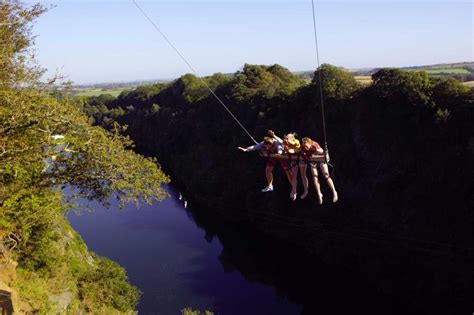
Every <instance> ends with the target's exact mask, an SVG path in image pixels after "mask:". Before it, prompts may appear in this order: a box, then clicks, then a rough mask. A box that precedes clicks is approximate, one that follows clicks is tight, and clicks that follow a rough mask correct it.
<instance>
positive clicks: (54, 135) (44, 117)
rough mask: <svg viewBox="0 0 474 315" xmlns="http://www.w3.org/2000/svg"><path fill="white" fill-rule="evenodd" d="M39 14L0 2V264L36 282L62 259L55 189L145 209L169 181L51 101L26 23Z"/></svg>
mask: <svg viewBox="0 0 474 315" xmlns="http://www.w3.org/2000/svg"><path fill="white" fill-rule="evenodd" d="M44 11H45V9H44V8H43V7H42V6H41V5H34V6H33V7H32V8H31V9H27V8H25V7H23V6H22V4H21V3H20V2H19V1H17V0H6V1H2V2H1V3H0V16H1V21H2V23H0V43H1V44H2V46H0V63H1V67H0V80H1V81H0V260H1V259H2V258H5V257H7V258H14V259H16V260H17V261H18V263H19V266H20V267H21V268H23V269H24V270H26V271H28V272H33V273H36V274H35V275H34V276H32V277H33V278H36V279H38V277H39V278H41V277H47V276H48V274H49V273H52V272H54V271H55V270H54V269H55V268H56V269H61V268H60V267H59V266H61V265H60V264H63V263H65V262H64V261H67V259H65V258H64V255H65V254H64V252H65V250H64V251H60V250H59V249H58V245H57V244H56V241H57V238H58V232H57V231H58V230H60V227H61V226H62V225H64V224H66V223H64V221H65V219H64V217H63V214H64V211H65V210H67V207H66V205H65V203H64V200H63V199H62V198H61V192H60V190H58V188H61V187H65V186H71V187H73V188H74V189H75V191H76V192H77V194H75V195H73V196H82V197H86V198H88V199H94V200H97V201H99V202H102V203H104V204H107V203H108V200H109V198H110V197H111V196H115V197H116V198H118V199H119V200H120V201H121V202H122V203H125V202H135V203H139V202H148V203H149V202H151V201H153V200H162V199H163V198H164V197H165V196H166V195H167V194H166V192H165V191H164V190H163V189H162V188H161V184H163V183H167V182H168V181H169V178H168V177H167V176H166V175H165V174H164V173H163V172H162V171H161V169H160V168H159V167H158V166H157V163H156V161H155V160H154V159H150V158H145V157H143V156H141V155H138V154H136V153H134V152H133V151H131V150H130V149H131V148H132V147H133V143H132V141H131V140H130V139H129V138H127V137H124V136H122V131H123V130H122V128H121V127H120V126H118V125H116V124H115V125H113V127H114V128H112V129H111V130H110V131H106V130H104V129H102V128H100V127H98V126H92V125H91V124H90V123H89V118H88V117H87V116H86V115H85V114H84V113H83V112H82V110H81V108H79V107H78V106H77V104H76V103H75V102H74V101H72V100H71V99H69V98H67V97H64V96H61V97H60V98H55V97H53V96H52V95H51V93H49V92H48V91H50V90H53V86H52V83H49V84H48V83H46V84H43V83H40V82H39V78H40V77H41V75H42V74H43V70H42V69H40V68H38V67H37V66H36V63H35V60H34V58H33V52H32V44H33V37H32V36H31V24H32V23H33V22H34V20H35V19H36V18H37V17H38V16H40V15H41V13H43V12H44ZM101 101H103V102H106V101H107V97H105V99H104V100H101ZM68 201H69V202H71V201H73V199H68ZM70 263H71V265H72V264H73V262H70ZM75 264H77V262H76V263H75ZM83 264H86V265H88V263H87V262H86V261H84V262H83ZM86 267H87V266H86ZM86 267H84V268H86ZM69 268H72V267H71V266H69ZM87 268H92V267H91V266H88V267H87ZM114 270H115V269H114ZM56 271H57V270H56ZM71 272H72V270H71ZM99 272H100V271H99ZM114 272H115V271H114ZM69 276H70V275H69ZM27 282H28V281H26V282H25V283H27ZM116 282H117V283H120V285H123V286H124V287H126V288H128V289H130V290H128V289H127V290H128V293H129V294H128V296H127V297H125V300H124V304H121V306H120V308H122V309H128V308H129V307H130V305H132V307H133V305H134V304H136V302H137V295H136V294H135V293H134V292H135V289H134V288H133V287H130V285H129V284H127V283H126V282H125V278H124V277H123V276H119V277H118V278H116ZM115 287H116V286H114V288H115ZM103 290H105V291H107V290H108V291H107V292H108V293H107V294H112V295H113V294H115V295H117V297H118V294H119V293H117V292H114V291H113V290H112V291H111V289H110V290H109V288H108V287H104V288H103ZM21 293H22V292H20V294H21ZM101 303H102V302H101ZM40 304H41V303H39V305H40ZM103 304H105V305H108V302H107V301H105V300H104V301H103ZM114 304H117V303H116V302H114ZM124 305H125V306H124ZM40 306H41V305H40ZM109 306H111V307H116V305H109ZM117 307H118V306H117Z"/></svg>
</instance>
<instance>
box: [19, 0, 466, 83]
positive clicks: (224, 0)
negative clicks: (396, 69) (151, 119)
mask: <svg viewBox="0 0 474 315" xmlns="http://www.w3.org/2000/svg"><path fill="white" fill-rule="evenodd" d="M315 1H316V10H317V12H316V14H317V26H318V36H319V45H320V58H321V62H322V63H331V64H334V65H337V66H343V67H346V68H364V67H379V66H410V65H422V64H432V63H444V62H459V61H472V60H473V59H474V58H473V49H474V48H473V46H474V43H473V41H474V40H473V33H474V30H473V4H472V1H471V0H462V1H452V0H449V1H427V0H421V1H420V0H419V1H406V0H391V1H389V0H372V1H363V0H339V1H337V0H336V1H334V0H331V1H327V0H326V1H320V0H315ZM40 2H41V3H43V4H45V5H52V4H54V5H55V6H56V7H55V8H53V9H51V10H50V11H49V12H47V13H46V14H45V15H44V16H42V17H41V18H40V19H39V21H38V22H37V23H36V25H35V27H34V29H33V31H34V34H36V35H38V37H37V39H36V44H37V45H36V47H37V56H38V60H39V62H40V64H41V66H43V67H45V68H47V69H49V71H50V72H49V73H50V74H52V73H54V72H55V71H56V70H59V72H60V73H62V74H63V75H66V76H67V77H68V78H69V79H70V80H72V81H74V83H78V84H79V83H95V82H119V81H132V80H147V79H160V78H175V77H178V76H180V75H182V74H184V73H187V72H190V70H189V69H188V68H187V67H186V65H185V64H184V63H183V62H182V61H181V60H180V59H179V57H178V56H177V55H176V54H175V52H174V51H173V50H172V49H171V48H170V47H169V46H168V45H167V43H166V42H165V41H164V40H163V39H162V38H161V37H160V35H159V34H158V33H157V32H156V30H155V29H154V28H153V27H152V26H151V24H150V23H149V22H148V21H147V20H145V18H144V17H143V16H142V15H141V13H140V12H139V11H138V10H137V8H136V7H135V6H134V4H133V2H132V1H131V0H130V1H127V0H114V1H112V0H102V1H79V0H62V1H59V0H57V1H40ZM25 3H26V4H31V3H33V1H30V0H28V1H25ZM138 3H139V4H140V5H141V6H142V8H143V9H144V10H145V11H146V12H147V14H148V15H149V16H150V17H151V18H152V19H153V20H154V21H155V22H156V23H157V25H158V26H159V27H160V28H161V30H162V31H163V32H164V33H165V34H166V36H167V37H168V38H169V39H170V40H171V41H172V42H173V43H174V45H175V46H176V47H177V48H178V49H179V50H180V51H181V53H182V54H183V55H184V56H185V57H186V58H187V59H188V60H189V62H190V63H191V64H192V65H193V66H194V68H195V69H196V70H197V71H198V73H199V74H200V75H208V74H212V73H214V72H235V71H237V70H238V69H240V68H241V67H242V66H243V64H244V63H252V64H273V63H278V64H281V65H282V66H284V67H287V68H289V69H290V70H293V71H299V70H311V69H314V68H315V67H316V66H315V64H316V54H315V51H314V37H313V29H312V15H311V1H310V0H304V1H301V0H271V1H270V0H256V1H251V0H237V1H235V0H234V1H230V0H219V1H217V0H214V1H212V0H211V1H209V0H207V1H206V0H174V1H161V0H156V1H150V0H138Z"/></svg>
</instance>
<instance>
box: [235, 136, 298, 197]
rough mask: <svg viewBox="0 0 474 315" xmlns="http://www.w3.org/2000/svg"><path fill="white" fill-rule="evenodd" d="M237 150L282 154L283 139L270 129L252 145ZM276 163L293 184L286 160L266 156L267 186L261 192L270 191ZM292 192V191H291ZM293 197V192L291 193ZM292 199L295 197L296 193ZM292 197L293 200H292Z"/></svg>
mask: <svg viewBox="0 0 474 315" xmlns="http://www.w3.org/2000/svg"><path fill="white" fill-rule="evenodd" d="M238 149H239V150H241V151H243V152H251V151H260V152H263V153H265V154H282V153H283V140H282V139H281V138H280V137H278V136H277V135H275V133H274V132H273V131H272V130H268V132H267V136H266V137H264V138H263V141H262V142H260V143H258V144H255V145H252V146H250V147H246V148H243V147H238ZM276 163H279V164H280V166H281V168H282V169H283V171H284V172H285V174H286V177H287V178H288V181H289V182H290V184H293V180H292V177H291V174H290V171H289V167H288V161H287V160H285V159H280V158H275V157H267V165H266V167H265V177H266V179H267V187H265V188H263V189H262V192H270V191H273V168H274V167H275V165H276ZM292 193H293V191H292ZM291 197H293V194H292V195H291ZM294 199H296V194H295V197H294ZM294 199H293V200H294Z"/></svg>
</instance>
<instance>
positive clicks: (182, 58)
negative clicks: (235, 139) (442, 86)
mask: <svg viewBox="0 0 474 315" xmlns="http://www.w3.org/2000/svg"><path fill="white" fill-rule="evenodd" d="M133 3H134V4H135V6H136V7H137V8H138V10H139V11H140V12H141V13H142V14H143V16H144V17H145V18H146V19H147V20H148V21H149V22H150V23H151V25H153V27H154V28H155V29H156V30H157V31H158V33H160V35H161V36H162V37H163V38H164V40H165V41H166V42H167V43H168V45H170V46H171V48H173V50H174V51H175V52H176V53H177V54H178V56H179V57H180V58H181V60H183V61H184V63H186V65H187V66H188V68H189V69H191V71H192V72H193V73H194V75H195V76H196V77H197V78H198V79H199V80H200V81H201V83H202V84H204V86H205V87H206V88H207V89H208V90H209V92H211V94H212V95H213V96H214V97H215V98H216V100H217V101H218V102H219V103H220V104H221V105H222V106H223V107H224V108H225V109H226V111H227V112H228V113H229V115H230V116H231V117H232V118H234V120H235V121H236V122H237V124H238V125H239V126H240V128H242V130H243V131H245V133H246V134H247V135H248V136H249V137H250V139H252V141H253V142H254V143H255V144H258V142H257V141H256V140H255V139H254V138H253V137H252V135H251V134H250V132H248V130H247V129H246V128H245V127H244V125H242V123H241V122H240V121H239V120H238V119H237V117H235V116H234V114H233V113H232V112H231V111H230V109H229V108H228V107H227V106H226V105H225V104H224V102H223V101H222V100H221V99H220V98H219V96H217V94H216V93H215V92H214V90H213V89H211V88H210V87H209V85H208V84H207V83H206V81H204V80H203V79H202V78H201V77H199V75H198V73H197V71H196V70H194V67H193V66H192V65H191V64H190V63H189V62H188V61H187V60H186V58H184V56H183V55H182V54H181V53H180V52H179V50H178V49H177V48H176V47H175V46H174V45H173V43H172V42H171V41H170V40H169V39H168V38H167V37H166V35H165V34H164V33H163V32H162V31H161V30H160V28H159V27H158V26H157V25H156V24H155V22H153V20H152V19H150V17H149V16H148V15H147V14H146V13H145V11H143V9H142V8H141V7H140V5H139V4H138V3H137V2H136V1H135V0H133Z"/></svg>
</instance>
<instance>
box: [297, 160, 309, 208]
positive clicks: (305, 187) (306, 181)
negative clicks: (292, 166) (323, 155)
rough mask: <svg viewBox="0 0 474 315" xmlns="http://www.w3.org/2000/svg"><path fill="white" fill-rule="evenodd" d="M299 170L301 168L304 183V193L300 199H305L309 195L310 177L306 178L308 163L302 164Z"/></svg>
mask: <svg viewBox="0 0 474 315" xmlns="http://www.w3.org/2000/svg"><path fill="white" fill-rule="evenodd" d="M299 168H300V176H301V181H302V182H303V189H304V193H303V194H302V195H301V197H300V198H301V199H304V198H306V196H307V195H308V177H306V163H300V165H299Z"/></svg>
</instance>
